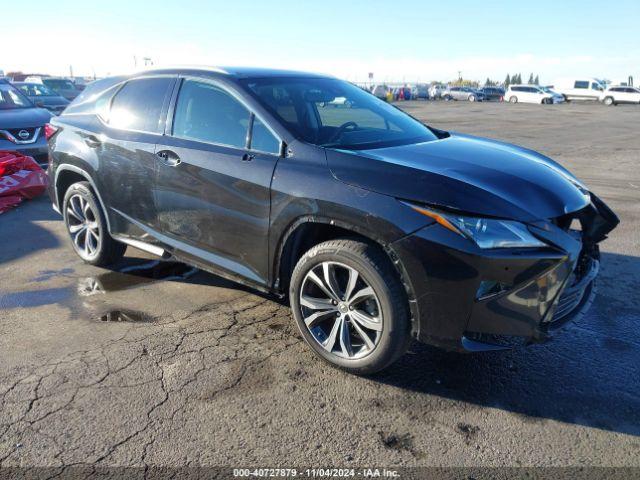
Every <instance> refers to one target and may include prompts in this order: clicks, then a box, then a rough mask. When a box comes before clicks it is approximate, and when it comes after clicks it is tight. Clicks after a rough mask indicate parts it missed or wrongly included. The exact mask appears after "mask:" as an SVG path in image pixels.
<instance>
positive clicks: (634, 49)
mask: <svg viewBox="0 0 640 480" xmlns="http://www.w3.org/2000/svg"><path fill="white" fill-rule="evenodd" d="M28 7H29V8H28V12H27V11H24V12H23V11H22V9H21V8H18V9H13V10H12V12H13V13H12V14H11V17H12V18H9V17H8V16H7V15H8V13H9V12H7V11H5V12H4V14H3V17H4V20H5V21H3V28H2V29H3V37H4V38H5V41H4V45H5V48H3V49H2V53H1V54H0V69H3V70H4V71H5V72H7V71H10V70H22V71H24V72H35V71H37V72H40V73H51V74H57V75H68V74H69V66H73V72H74V74H76V75H93V74H94V73H95V74H96V75H98V76H104V75H107V74H118V73H127V72H130V71H132V70H134V69H136V64H137V68H138V69H139V68H140V67H141V66H142V65H143V64H144V60H143V58H144V57H149V58H151V59H152V60H153V62H154V63H155V65H182V64H203V65H247V66H267V67H278V68H288V69H299V70H309V71H317V72H323V73H329V74H333V75H336V76H339V77H342V78H346V79H349V80H351V81H364V80H366V78H367V75H368V73H369V72H373V73H374V79H375V80H378V81H385V80H387V81H391V80H395V81H403V80H404V81H407V82H413V81H430V80H442V81H447V80H451V79H454V78H457V76H458V71H461V72H462V76H463V77H464V78H469V79H477V80H484V79H485V78H487V77H491V78H492V79H495V80H503V79H504V77H505V75H506V74H507V73H511V74H513V73H521V74H522V76H523V80H525V81H526V79H527V78H528V76H529V73H531V72H533V73H534V75H535V74H538V75H540V81H541V82H542V83H551V82H553V80H554V79H556V78H559V77H564V76H581V75H584V76H594V77H599V78H608V79H611V80H614V81H616V80H626V78H627V77H628V76H629V75H634V77H635V78H636V82H635V83H636V84H638V83H640V28H639V25H640V0H620V1H617V2H612V3H606V2H604V3H603V2H602V1H593V0H582V1H573V0H570V1H558V0H555V1H547V0H536V1H531V2H522V1H520V2H518V1H511V2H509V1H488V0H480V1H477V0H476V1H466V0H456V1H454V2H446V1H442V0H440V1H438V2H431V1H425V0H404V1H400V2H391V1H375V0H369V1H359V0H352V1H349V0H343V1H334V0H313V1H306V0H298V1H294V0H284V1H268V0H263V1H259V0H244V1H243V0H236V1H228V0H227V1H218V0H212V1H196V0H180V1H175V0H173V1H166V0H155V1H125V0H107V1H98V2H91V1H87V0H82V1H79V0H58V1H57V2H54V3H51V2H50V1H47V2H45V1H43V0H29V2H28ZM5 10H6V9H5ZM16 11H19V12H23V13H21V14H24V16H25V18H24V19H19V21H14V20H16V19H15V18H13V16H14V14H15V13H16ZM9 20H10V21H9ZM7 39H10V41H9V40H7ZM8 43H10V47H9V48H7V46H8ZM134 57H135V60H134Z"/></svg>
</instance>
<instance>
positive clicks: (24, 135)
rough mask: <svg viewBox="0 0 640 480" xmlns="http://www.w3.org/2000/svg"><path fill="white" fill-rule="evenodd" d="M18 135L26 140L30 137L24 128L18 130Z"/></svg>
mask: <svg viewBox="0 0 640 480" xmlns="http://www.w3.org/2000/svg"><path fill="white" fill-rule="evenodd" d="M18 136H19V137H20V138H21V139H22V140H26V139H27V138H29V137H30V134H29V132H28V131H26V130H20V131H19V132H18Z"/></svg>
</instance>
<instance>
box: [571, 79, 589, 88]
mask: <svg viewBox="0 0 640 480" xmlns="http://www.w3.org/2000/svg"><path fill="white" fill-rule="evenodd" d="M574 88H589V82H583V81H580V80H578V81H577V82H576V83H575V84H574Z"/></svg>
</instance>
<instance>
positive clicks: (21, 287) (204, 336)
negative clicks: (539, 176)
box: [0, 102, 640, 476]
mask: <svg viewBox="0 0 640 480" xmlns="http://www.w3.org/2000/svg"><path fill="white" fill-rule="evenodd" d="M402 106H403V108H406V109H407V110H408V111H409V112H410V113H411V114H412V115H414V116H417V117H418V118H420V119H423V120H425V121H427V122H428V123H430V124H432V125H433V126H435V127H440V128H445V129H449V128H451V129H455V130H459V131H463V132H465V133H472V134H478V135H486V136H490V137H494V138H499V139H503V140H507V141H511V142H514V143H519V144H522V145H524V146H528V147H530V148H534V149H536V150H540V151H542V152H543V153H546V154H548V155H550V156H552V157H553V158H555V159H556V160H558V161H560V162H561V163H562V164H564V165H565V166H567V167H568V168H570V169H571V170H572V171H573V172H574V173H576V174H577V175H578V176H579V177H580V178H582V179H583V180H584V181H585V182H586V183H587V185H589V186H590V187H591V188H593V189H594V191H595V192H596V193H597V194H598V195H599V196H600V197H602V198H603V199H604V200H605V201H606V202H607V203H608V204H609V205H610V206H611V207H612V208H613V209H614V210H615V211H616V212H617V213H618V214H619V215H620V217H621V219H622V224H621V225H620V227H619V228H618V229H617V230H616V231H614V232H613V235H612V238H610V239H609V240H607V241H605V242H604V244H603V246H602V247H603V248H602V249H603V268H602V272H601V278H600V284H599V290H598V294H597V296H596V299H595V301H594V304H593V305H592V308H591V311H590V312H589V313H588V314H587V315H586V316H585V317H584V318H583V319H581V321H580V322H578V323H574V324H571V325H569V326H568V327H567V328H565V329H564V330H563V331H561V332H559V333H558V334H557V338H556V339H554V341H553V342H551V343H549V344H545V345H538V346H532V347H529V348H526V349H520V350H515V351H510V352H504V353H488V354H477V355H459V354H452V353H446V352H441V351H438V350H436V349H433V348H431V347H427V346H423V345H418V344H416V345H413V346H412V347H411V349H410V352H409V353H408V354H407V355H405V357H404V358H403V359H401V361H399V362H398V363H397V364H395V365H394V366H392V367H391V368H389V369H388V370H387V371H385V372H383V373H381V374H379V375H376V376H373V377H370V378H358V377H354V376H350V375H347V374H345V373H342V372H340V371H338V370H335V369H332V368H331V367H328V366H327V365H325V364H324V363H322V362H321V361H319V360H317V359H316V358H315V357H314V356H313V355H312V354H311V352H310V350H309V349H308V348H307V347H306V346H305V345H304V344H303V343H302V341H301V339H300V336H299V334H298V332H297V330H296V327H295V325H294V323H293V321H292V320H291V319H290V315H289V310H288V308H287V306H286V305H283V304H281V303H279V302H277V301H275V300H274V299H273V298H269V297H267V296H263V295H261V294H258V293H256V292H253V291H251V290H249V289H246V288H243V287H241V286H238V285H236V284H233V283H231V282H227V281H225V280H222V279H220V278H218V277H215V276H213V275H209V274H206V273H203V272H195V273H194V272H193V271H191V270H188V269H187V268H184V267H181V266H180V265H171V264H166V265H164V266H159V264H158V262H156V261H154V260H153V259H152V258H150V257H148V256H146V255H145V254H143V253H141V252H140V251H137V250H135V249H131V248H130V249H129V250H128V251H127V257H126V258H125V260H124V261H123V262H122V263H121V264H120V265H118V266H117V268H115V269H114V270H113V271H109V270H104V269H98V268H95V267H91V266H88V265H84V264H83V263H82V261H81V260H80V259H79V258H77V257H76V256H75V254H74V253H73V251H72V249H71V247H70V246H69V244H68V241H67V238H66V235H65V231H64V227H63V225H62V222H61V221H60V219H59V218H58V217H57V215H56V214H55V213H54V212H52V211H51V209H50V206H49V204H48V201H47V199H46V198H39V199H37V200H34V201H30V202H25V203H24V204H23V205H22V206H20V207H19V208H17V209H15V210H13V211H11V212H9V213H7V214H4V215H2V216H0V245H2V248H1V249H0V352H1V356H0V357H1V361H0V402H1V408H0V466H1V467H24V468H33V467H50V471H49V472H50V474H51V476H54V475H61V474H64V473H65V472H67V471H69V470H68V469H69V468H71V467H73V466H78V465H80V466H89V467H98V468H99V467H110V466H119V467H120V466H130V467H139V468H140V469H141V471H144V469H145V468H147V467H149V466H170V467H177V466H232V467H238V466H245V467H246V466H267V467H269V466H270V467H274V466H281V467H294V466H297V467H311V466H323V467H328V466H364V465H375V466H401V465H402V466H408V465H438V466H532V465H537V466H540V465H543V466H583V465H598V466H612V465H615V466H640V372H639V370H640V361H639V360H640V341H639V340H638V335H637V331H638V326H639V323H640V296H639V295H638V291H640V241H639V240H640V239H639V235H640V234H639V233H638V232H640V169H639V168H638V164H639V161H640V136H638V134H637V126H638V125H639V124H640V109H639V108H637V107H635V106H629V107H617V108H605V107H602V106H600V105H580V104H571V105H561V106H548V107H547V108H545V107H541V106H537V105H519V104H518V105H498V104H484V105H483V104H474V105H469V104H464V103H462V102H457V103H446V104H445V103H438V104H435V105H434V104H431V103H429V104H426V103H424V102H406V103H404V104H402ZM165 267H166V268H165ZM161 268H165V270H166V271H163V272H160V273H158V271H157V270H158V269H161ZM150 272H151V273H150Z"/></svg>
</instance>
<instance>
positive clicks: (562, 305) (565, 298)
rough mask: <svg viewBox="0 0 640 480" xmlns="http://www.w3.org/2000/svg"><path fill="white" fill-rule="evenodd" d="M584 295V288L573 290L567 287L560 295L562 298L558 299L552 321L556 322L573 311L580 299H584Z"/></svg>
mask: <svg viewBox="0 0 640 480" xmlns="http://www.w3.org/2000/svg"><path fill="white" fill-rule="evenodd" d="M582 295H584V290H581V289H576V290H571V289H570V288H567V289H565V291H564V292H562V295H561V296H560V300H558V306H557V307H556V311H555V312H554V314H553V320H552V321H554V322H555V321H557V320H560V319H562V318H564V317H565V316H567V315H568V314H569V313H571V312H572V311H573V309H574V308H576V307H577V306H578V304H579V303H580V300H582Z"/></svg>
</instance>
